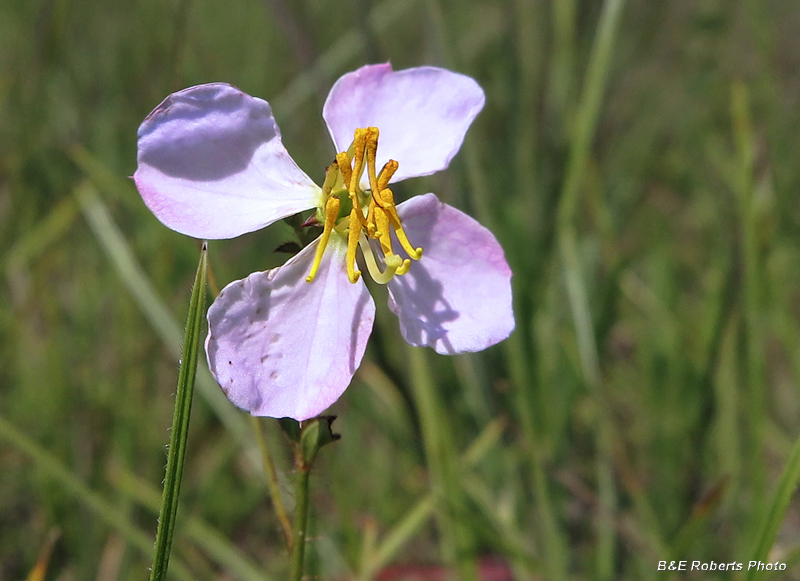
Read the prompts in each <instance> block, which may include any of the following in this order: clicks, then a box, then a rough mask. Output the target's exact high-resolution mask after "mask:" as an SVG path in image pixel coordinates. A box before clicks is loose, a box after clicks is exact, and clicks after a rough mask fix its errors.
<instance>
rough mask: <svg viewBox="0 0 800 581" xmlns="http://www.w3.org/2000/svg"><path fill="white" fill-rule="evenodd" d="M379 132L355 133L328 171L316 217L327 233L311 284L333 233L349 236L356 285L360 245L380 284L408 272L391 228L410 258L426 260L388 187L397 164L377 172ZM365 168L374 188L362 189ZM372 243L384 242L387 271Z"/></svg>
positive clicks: (349, 267) (349, 268) (350, 274)
mask: <svg viewBox="0 0 800 581" xmlns="http://www.w3.org/2000/svg"><path fill="white" fill-rule="evenodd" d="M378 134H379V132H378V128H377V127H367V128H365V129H356V133H355V137H354V138H353V143H352V145H351V146H350V148H349V149H348V150H347V151H346V152H342V153H339V154H337V155H336V159H335V160H334V162H333V163H332V164H331V165H330V167H328V170H327V173H326V174H325V182H324V183H323V184H322V203H321V204H320V206H319V208H317V219H318V220H319V221H320V222H323V223H324V230H323V232H322V236H321V237H320V241H319V246H317V254H316V256H315V257H314V262H313V264H312V265H311V272H309V274H308V276H307V277H306V282H311V281H313V280H314V277H315V276H316V275H317V269H318V268H319V264H320V262H321V261H322V256H323V254H324V253H325V248H326V247H327V245H328V240H330V237H331V233H332V232H336V233H337V234H338V235H340V236H342V237H346V238H347V278H349V279H350V282H352V283H355V282H357V281H358V278H359V277H360V276H361V271H360V270H356V248H358V247H361V252H362V254H363V255H364V262H365V263H366V265H367V270H369V273H370V276H372V278H373V279H374V280H375V282H377V283H380V284H386V283H387V282H389V281H390V280H392V278H393V277H394V276H395V275H403V274H405V273H407V272H408V269H409V268H410V266H411V259H409V258H406V259H405V260H403V259H402V258H401V257H400V256H399V255H398V254H395V252H394V250H393V249H392V238H391V232H392V230H394V233H395V236H397V240H398V241H399V242H400V246H402V247H403V250H405V251H406V254H408V256H410V257H411V258H413V259H414V260H419V259H420V257H421V256H422V248H414V247H413V246H411V243H410V242H409V241H408V237H407V236H406V233H405V232H404V231H403V225H402V224H401V223H400V216H399V215H398V214H397V207H396V206H395V203H394V195H393V194H392V190H390V189H389V188H388V187H387V186H388V185H389V180H390V179H391V178H392V176H393V175H394V172H396V171H397V167H398V164H397V162H396V161H394V160H393V159H390V160H389V161H388V162H387V163H386V165H384V166H383V168H382V169H381V171H380V173H377V172H376V171H375V155H376V152H377V150H378ZM365 169H366V170H367V178H368V179H369V189H367V190H362V189H361V185H360V184H361V178H362V176H363V175H364V170H365ZM348 206H349V211H348ZM340 214H341V215H340ZM370 239H373V240H377V241H378V243H379V244H380V248H381V251H382V252H383V263H384V265H385V267H384V270H383V271H381V269H380V267H379V266H378V262H377V260H376V259H375V254H374V253H373V248H372V244H371V243H370Z"/></svg>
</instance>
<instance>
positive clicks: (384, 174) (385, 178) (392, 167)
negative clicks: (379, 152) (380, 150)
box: [373, 159, 400, 192]
mask: <svg viewBox="0 0 800 581" xmlns="http://www.w3.org/2000/svg"><path fill="white" fill-rule="evenodd" d="M399 165H400V164H398V163H397V162H396V161H395V160H393V159H390V160H389V161H387V162H386V163H385V164H384V166H383V168H382V169H381V173H380V174H379V175H378V189H377V191H379V192H382V191H383V190H385V189H386V186H388V185H389V180H390V179H392V176H393V175H394V172H396V171H397V168H398V167H399ZM373 191H374V190H373Z"/></svg>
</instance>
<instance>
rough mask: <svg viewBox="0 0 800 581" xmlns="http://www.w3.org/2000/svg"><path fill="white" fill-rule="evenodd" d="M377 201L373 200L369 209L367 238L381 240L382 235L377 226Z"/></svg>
mask: <svg viewBox="0 0 800 581" xmlns="http://www.w3.org/2000/svg"><path fill="white" fill-rule="evenodd" d="M377 207H378V206H377V205H376V204H375V199H374V198H371V199H370V201H369V208H368V209H367V236H369V237H370V238H380V236H381V233H380V231H379V230H378V229H377V227H376V226H375V208H377Z"/></svg>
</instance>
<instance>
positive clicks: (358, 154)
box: [347, 129, 369, 192]
mask: <svg viewBox="0 0 800 581" xmlns="http://www.w3.org/2000/svg"><path fill="white" fill-rule="evenodd" d="M368 136H369V129H356V134H355V139H353V173H352V175H351V177H350V184H349V185H348V187H347V189H348V190H349V191H350V192H359V191H361V185H360V184H359V182H360V181H361V176H362V175H363V173H364V149H365V145H366V141H367V137H368Z"/></svg>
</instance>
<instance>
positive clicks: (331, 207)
mask: <svg viewBox="0 0 800 581" xmlns="http://www.w3.org/2000/svg"><path fill="white" fill-rule="evenodd" d="M338 215H339V198H336V197H332V198H328V201H327V203H326V204H325V228H324V229H323V231H322V236H320V239H319V244H318V245H317V253H316V254H315V255H314V262H313V263H311V272H309V273H308V276H307V277H306V282H311V281H313V280H314V277H315V276H317V270H319V265H320V262H322V255H323V254H325V247H326V246H328V240H329V239H330V237H331V232H332V231H333V227H334V226H335V225H336V217H337V216H338Z"/></svg>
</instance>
